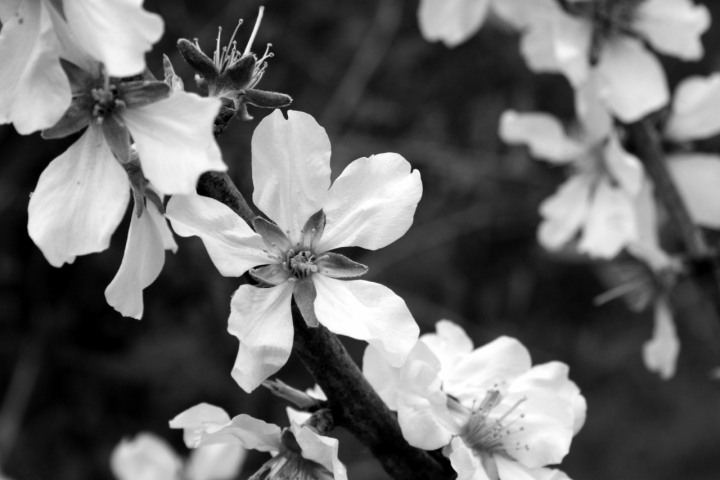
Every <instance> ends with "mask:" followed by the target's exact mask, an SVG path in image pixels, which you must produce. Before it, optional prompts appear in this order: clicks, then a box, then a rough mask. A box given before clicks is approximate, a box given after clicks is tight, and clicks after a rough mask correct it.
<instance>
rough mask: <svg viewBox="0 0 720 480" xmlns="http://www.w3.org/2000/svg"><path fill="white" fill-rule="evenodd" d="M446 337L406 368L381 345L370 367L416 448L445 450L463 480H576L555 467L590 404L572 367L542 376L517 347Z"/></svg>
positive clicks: (423, 346)
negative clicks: (391, 360)
mask: <svg viewBox="0 0 720 480" xmlns="http://www.w3.org/2000/svg"><path fill="white" fill-rule="evenodd" d="M436 328H437V333H436V334H427V335H423V336H421V337H420V340H419V341H418V343H417V345H416V346H415V348H414V349H413V352H412V353H411V355H410V357H409V358H408V360H407V361H406V362H405V364H404V365H403V366H402V367H400V368H394V367H392V366H390V365H388V364H387V362H385V360H384V359H383V358H382V356H381V355H379V354H378V352H377V351H376V350H375V349H374V348H373V347H372V346H371V345H369V346H368V347H367V349H366V350H365V356H364V358H363V373H364V374H365V376H366V377H367V379H368V381H369V382H370V384H371V385H372V386H373V387H374V388H375V389H376V390H377V392H378V394H379V395H380V396H381V398H382V399H383V400H384V401H385V402H386V403H387V405H388V406H389V407H390V408H391V409H393V410H397V412H398V421H399V423H400V427H401V429H402V432H403V436H404V437H405V439H406V440H407V441H408V443H410V445H413V446H415V447H418V448H422V449H425V450H435V449H438V448H443V453H444V454H445V455H446V456H448V457H449V459H450V462H451V464H452V466H453V468H454V469H455V471H456V472H457V473H458V479H459V480H474V479H489V480H498V479H502V480H529V479H536V480H541V479H547V478H553V479H563V478H567V477H566V476H565V474H564V473H562V472H561V471H558V470H553V469H551V468H548V467H547V465H555V464H559V463H560V462H561V461H562V459H563V457H565V455H566V454H567V453H568V451H569V449H570V444H571V442H572V437H573V436H574V435H575V434H576V433H577V432H578V431H579V430H580V429H581V428H582V425H583V423H584V421H585V412H586V404H585V399H584V397H583V396H582V395H581V394H580V390H579V389H578V387H577V386H576V385H575V384H574V383H573V382H572V381H570V380H569V379H568V367H567V365H565V364H563V363H560V362H550V363H545V364H542V365H536V366H534V367H532V365H531V361H530V354H529V353H528V351H527V349H526V348H525V347H524V346H523V345H522V344H521V343H520V342H518V341H517V340H515V339H513V338H509V337H500V338H498V339H496V340H494V341H493V342H490V343H489V344H487V345H485V346H483V347H480V348H477V349H475V350H473V344H472V341H471V340H470V338H469V337H468V336H467V334H466V333H465V332H464V331H463V330H462V329H461V328H460V327H459V326H457V325H456V324H454V323H452V322H449V321H447V320H443V321H440V322H438V323H437V326H436Z"/></svg>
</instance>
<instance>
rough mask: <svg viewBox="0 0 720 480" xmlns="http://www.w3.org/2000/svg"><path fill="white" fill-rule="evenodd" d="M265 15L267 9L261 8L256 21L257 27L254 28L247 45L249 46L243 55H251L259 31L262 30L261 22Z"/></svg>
mask: <svg viewBox="0 0 720 480" xmlns="http://www.w3.org/2000/svg"><path fill="white" fill-rule="evenodd" d="M264 13H265V7H260V11H259V12H258V18H257V20H255V26H254V27H253V31H252V34H251V35H250V40H248V43H247V46H246V47H245V51H244V52H243V55H247V54H248V53H250V49H251V48H252V44H253V42H254V41H255V36H256V35H257V32H258V30H259V29H260V22H262V18H263V14H264Z"/></svg>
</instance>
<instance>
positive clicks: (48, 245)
mask: <svg viewBox="0 0 720 480" xmlns="http://www.w3.org/2000/svg"><path fill="white" fill-rule="evenodd" d="M129 197H130V185H129V183H128V179H127V175H126V174H125V171H124V170H123V168H122V167H121V166H120V164H119V163H118V162H117V161H116V160H115V158H113V155H112V153H111V152H110V149H109V148H108V146H107V144H106V143H105V140H104V139H103V136H102V132H101V130H100V129H99V128H94V127H91V128H88V130H87V131H86V132H85V133H84V134H83V135H82V136H81V137H80V138H79V139H78V141H77V142H75V143H74V144H73V145H72V146H70V148H68V149H67V151H66V152H65V153H63V154H62V155H60V156H59V157H57V158H56V159H55V160H53V161H52V162H50V165H48V166H47V168H46V169H45V171H43V173H42V174H41V175H40V179H39V180H38V184H37V187H36V188H35V192H33V195H32V197H30V205H29V207H28V215H29V220H28V232H29V234H30V238H32V239H33V241H34V242H35V244H36V245H37V246H38V247H39V248H40V250H42V252H43V254H44V255H45V258H47V260H48V262H50V264H51V265H53V266H55V267H60V266H62V264H63V263H72V262H73V261H74V260H75V257H76V256H78V255H87V254H88V253H95V252H101V251H103V250H105V249H106V248H108V245H109V244H110V236H111V235H112V234H113V232H114V231H115V229H116V228H117V226H118V224H119V223H120V220H121V219H122V216H123V214H124V213H125V210H126V209H127V204H128V200H129Z"/></svg>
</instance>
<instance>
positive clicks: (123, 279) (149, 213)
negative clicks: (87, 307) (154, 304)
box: [105, 202, 177, 319]
mask: <svg viewBox="0 0 720 480" xmlns="http://www.w3.org/2000/svg"><path fill="white" fill-rule="evenodd" d="M163 227H165V229H167V220H165V217H163V216H162V215H161V214H160V212H158V210H157V208H156V207H155V205H153V203H152V202H148V203H147V205H146V210H145V213H144V214H143V215H142V216H141V217H140V218H137V215H135V212H133V215H132V218H131V220H130V231H129V232H128V239H127V244H126V245H125V253H124V255H123V261H122V263H121V264H120V269H119V270H118V272H117V274H116V275H115V278H113V280H112V282H110V285H108V287H107V288H106V289H105V299H106V300H107V302H108V304H109V305H110V306H111V307H113V308H114V309H115V310H117V311H118V312H120V313H121V314H122V315H123V316H125V317H132V318H137V319H140V318H141V317H142V314H143V290H144V289H145V288H147V287H149V286H150V285H151V284H152V283H153V282H154V281H155V279H156V278H157V277H158V276H159V275H160V272H161V271H162V267H163V265H164V264H165V245H164V242H163V233H162V230H161V229H162V228H163ZM173 243H174V242H173ZM175 248H177V247H175Z"/></svg>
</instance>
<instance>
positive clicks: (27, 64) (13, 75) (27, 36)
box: [0, 1, 71, 135]
mask: <svg viewBox="0 0 720 480" xmlns="http://www.w3.org/2000/svg"><path fill="white" fill-rule="evenodd" d="M59 55H60V44H59V42H58V38H57V35H56V34H55V31H54V29H53V24H52V21H51V19H50V14H49V12H48V9H47V6H46V5H45V2H41V1H26V2H23V3H22V4H21V5H20V8H19V9H18V10H17V12H16V13H15V14H14V15H12V16H11V17H10V18H9V19H8V20H7V22H3V25H2V30H1V31H0V58H2V59H3V60H2V62H0V92H2V95H0V123H8V122H12V123H14V124H15V128H16V129H17V131H18V132H19V133H21V134H23V135H26V134H28V133H32V132H34V131H36V130H43V129H45V128H49V127H52V126H53V125H54V124H55V123H56V122H57V121H58V120H60V118H61V117H62V115H63V113H65V110H67V108H68V107H69V106H70V100H71V93H70V83H69V82H68V79H67V77H66V76H65V72H64V71H63V69H62V67H61V66H60V60H59V58H58V56H59Z"/></svg>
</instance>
